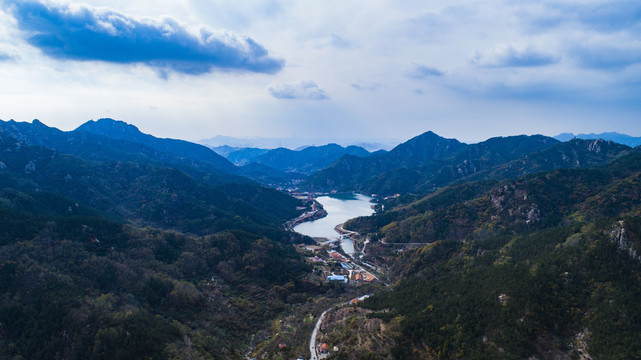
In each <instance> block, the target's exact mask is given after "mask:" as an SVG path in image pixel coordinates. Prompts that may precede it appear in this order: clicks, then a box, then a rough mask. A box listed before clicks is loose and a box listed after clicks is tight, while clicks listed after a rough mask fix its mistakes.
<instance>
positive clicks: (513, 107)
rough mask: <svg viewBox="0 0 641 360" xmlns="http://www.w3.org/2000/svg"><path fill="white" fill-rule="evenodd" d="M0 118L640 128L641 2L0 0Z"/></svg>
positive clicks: (375, 133) (219, 126)
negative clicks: (79, 0) (81, 0)
mask: <svg viewBox="0 0 641 360" xmlns="http://www.w3.org/2000/svg"><path fill="white" fill-rule="evenodd" d="M0 3H2V6H1V7H0V79H1V86H0V119H2V120H9V119H15V120H17V121H31V120H32V119H34V118H38V119H40V120H41V121H42V122H44V123H45V124H47V125H50V126H55V127H58V128H61V129H63V130H71V129H73V128H75V127H77V126H79V125H80V124H82V123H83V122H85V121H87V120H90V119H98V118H101V117H111V118H115V119H120V120H124V121H126V122H129V123H132V124H134V125H136V126H138V127H139V128H140V129H141V130H142V131H144V132H147V133H151V134H153V135H156V136H161V137H174V138H182V139H188V140H198V139H203V138H208V137H213V136H215V135H219V134H220V135H228V136H236V137H241V136H250V137H256V136H258V137H306V138H327V139H336V140H339V139H341V138H362V139H382V138H399V139H407V138H410V137H412V136H415V135H418V134H420V133H423V132H425V131H428V130H432V131H434V132H436V133H437V134H439V135H442V136H446V137H455V138H457V139H459V140H462V141H466V142H475V141H480V140H484V139H486V138H489V137H492V136H504V135H514V134H535V133H541V134H545V135H556V134H558V133H561V132H575V133H589V132H604V131H618V132H622V133H627V134H630V135H633V136H641V91H640V90H641V2H640V1H637V0H631V1H601V0H554V1H508V0H506V1H501V0H476V1H472V0H467V1H463V0H461V1H457V0H445V1H439V0H431V1H425V0H420V1H410V0H407V1H397V0H396V1H394V0H390V1H383V0H367V1H350V0H315V1H307V0H283V1H280V0H274V1H249V0H243V1H228V0H225V1H219V0H207V1H205V0H200V1H199V0H155V1H138V0H87V1H85V2H76V1H63V0H55V1H54V0H52V1H40V0H26V1H25V0H0Z"/></svg>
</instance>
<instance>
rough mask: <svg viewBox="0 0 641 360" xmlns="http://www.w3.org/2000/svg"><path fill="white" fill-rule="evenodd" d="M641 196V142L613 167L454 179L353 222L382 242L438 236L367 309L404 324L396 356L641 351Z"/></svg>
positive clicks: (411, 256)
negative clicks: (501, 178) (507, 177)
mask: <svg viewBox="0 0 641 360" xmlns="http://www.w3.org/2000/svg"><path fill="white" fill-rule="evenodd" d="M640 194H641V152H639V151H638V150H637V151H633V152H631V153H630V154H628V155H625V156H623V157H620V158H618V159H616V160H614V161H613V162H611V163H609V164H608V165H606V166H599V167H593V168H586V169H569V170H568V169H559V170H553V171H550V172H544V173H539V174H534V175H529V176H525V177H521V178H518V179H515V180H509V181H501V182H493V181H489V182H488V181H484V182H476V183H464V184H458V185H453V186H450V187H446V188H444V189H442V190H439V191H437V192H435V193H433V194H431V195H428V196H426V197H424V198H423V199H421V200H419V201H416V202H413V203H410V204H408V205H404V206H401V207H397V208H395V209H393V210H391V211H386V212H383V213H380V214H377V215H375V216H373V217H370V218H361V219H358V220H354V221H352V222H350V223H348V224H346V227H348V228H350V229H356V230H358V231H361V232H370V233H371V234H372V235H371V236H372V238H374V239H376V238H382V239H384V240H385V241H386V242H390V243H392V242H423V243H429V244H428V245H425V246H423V247H420V248H419V249H418V250H416V251H407V252H406V253H405V254H403V255H401V256H400V257H398V258H397V259H396V260H395V263H394V266H393V271H394V272H395V273H396V274H397V276H400V278H401V280H400V281H399V282H398V283H397V284H396V285H394V286H393V288H392V289H391V290H390V291H382V292H380V293H378V294H375V295H374V296H372V297H371V298H369V299H367V300H366V301H365V302H364V305H363V306H364V307H365V308H367V309H369V310H372V311H374V313H370V314H369V315H367V317H368V318H376V319H383V321H385V322H390V324H391V322H394V324H397V325H394V328H397V326H398V327H400V330H394V331H400V335H397V336H395V340H394V341H393V342H392V343H391V344H388V346H390V348H391V354H393V357H394V358H397V359H432V358H434V359H435V358H443V359H454V358H461V357H462V358H466V359H485V358H489V357H492V358H498V359H513V358H534V357H536V358H563V359H564V358H567V359H570V358H578V357H580V356H584V357H585V356H591V357H592V358H599V359H601V358H603V359H606V358H607V359H627V358H636V357H637V356H638V354H640V353H641V341H639V340H638V339H639V337H638V335H639V334H641V327H640V325H639V324H641V311H640V309H639V307H638V305H637V302H636V300H635V299H636V298H637V297H638V296H640V295H641V257H640V256H639V253H641V195H640ZM372 246H373V247H376V246H378V245H376V243H374V245H372ZM383 246H384V245H383ZM367 261H371V262H376V261H377V260H376V259H375V258H371V259H369V260H367ZM355 323H358V321H356V320H355ZM383 328H384V327H383ZM337 331H339V332H340V331H341V329H338V330H337ZM353 331H358V329H353ZM380 336H382V337H385V336H386V335H385V334H384V331H383V333H381V334H380ZM330 345H332V344H330ZM336 345H338V346H339V348H341V347H342V346H347V345H346V344H342V343H340V341H338V342H337V343H336ZM366 353H367V351H366V349H358V347H356V348H351V349H350V348H349V347H348V348H347V349H346V350H345V351H344V352H343V353H342V354H337V356H338V357H342V358H346V359H356V358H359V357H360V356H363V355H364V354H366ZM381 353H386V352H384V351H383V352H381ZM588 354H589V355H588ZM370 358H378V357H377V356H372V357H370Z"/></svg>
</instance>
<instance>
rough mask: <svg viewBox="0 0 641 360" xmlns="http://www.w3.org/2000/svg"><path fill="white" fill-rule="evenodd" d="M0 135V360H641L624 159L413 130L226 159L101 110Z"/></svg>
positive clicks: (631, 167)
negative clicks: (384, 145) (364, 147)
mask: <svg viewBox="0 0 641 360" xmlns="http://www.w3.org/2000/svg"><path fill="white" fill-rule="evenodd" d="M0 145H1V148H0V212H1V213H2V216H1V217H0V290H2V294H3V295H2V296H0V355H1V356H2V357H6V358H20V357H22V358H85V357H86V356H88V357H90V358H105V359H107V358H109V359H120V358H121V359H124V358H136V359H138V358H140V359H142V358H146V357H151V358H167V359H173V358H204V359H207V358H211V359H249V358H254V359H296V358H310V357H311V358H314V357H316V358H327V359H439V358H445V359H454V358H459V357H464V358H470V359H483V358H487V357H495V358H505V359H513V358H514V359H516V358H537V359H546V358H561V359H565V358H567V359H570V358H576V357H580V356H583V357H586V356H590V357H592V358H608V359H617V358H620V359H627V358H635V357H636V355H637V354H639V351H641V350H639V349H641V344H640V343H639V342H638V341H637V339H638V338H639V337H638V336H637V335H638V334H641V329H640V328H639V325H638V324H641V312H640V311H639V307H638V305H637V302H636V300H635V299H638V298H639V296H641V295H640V294H641V280H640V279H641V260H640V259H641V257H640V256H639V255H638V254H640V253H641V227H639V224H640V219H641V182H640V179H641V153H640V150H639V148H638V147H637V148H631V147H628V146H626V145H622V144H618V143H615V142H612V141H605V140H602V139H587V140H586V139H574V138H573V139H571V140H569V141H567V142H561V141H558V140H555V139H552V138H548V137H544V136H540V135H535V136H513V137H500V138H492V139H488V140H486V141H483V142H480V143H477V144H464V143H461V142H459V141H457V140H455V139H445V138H441V137H439V136H438V135H436V134H434V133H432V132H427V133H424V134H421V135H419V136H417V137H415V138H412V139H410V140H408V141H407V142H405V143H402V144H400V145H398V146H397V147H395V148H393V149H391V150H390V151H378V152H375V153H362V154H361V155H362V157H361V156H359V155H354V154H353V153H348V152H345V151H346V150H345V149H346V148H341V147H338V145H337V146H330V147H329V148H327V149H324V148H322V147H317V148H314V149H311V150H308V151H307V152H303V151H304V150H305V149H303V150H298V151H294V150H290V151H286V152H283V151H281V152H280V153H279V154H280V155H277V156H273V157H269V159H270V161H271V163H269V164H267V162H264V163H260V164H258V163H256V164H252V163H248V164H245V165H243V166H237V165H234V164H232V163H231V162H230V161H228V160H227V159H225V158H224V157H223V156H220V155H218V154H217V153H216V152H214V151H213V150H211V149H209V148H207V147H205V146H201V145H197V144H194V143H189V142H183V141H179V140H172V139H158V138H155V137H153V136H151V135H147V134H143V133H142V132H140V131H139V130H138V129H137V128H136V127H134V126H132V125H129V124H126V123H124V122H120V121H115V120H111V119H101V120H98V121H91V122H88V123H86V124H85V125H82V126H80V127H78V128H77V129H76V130H73V131H66V132H65V131H60V130H58V129H56V128H52V127H48V126H46V125H44V124H43V123H42V122H40V121H35V120H34V121H33V122H32V123H19V122H13V121H9V122H4V121H3V122H1V123H0ZM307 149H309V148H307ZM328 149H331V151H326V150H328ZM341 149H342V150H341ZM236 151H238V150H236ZM252 151H253V152H254V154H257V153H260V154H261V155H258V156H263V155H265V154H267V153H268V152H256V151H254V150H252ZM349 151H352V150H349ZM356 151H359V152H360V151H361V150H356ZM231 153H232V152H229V154H231ZM307 157H312V158H313V159H308V160H306V159H307ZM320 158H323V159H320ZM279 161H280V162H281V163H277V162H279ZM310 164H312V165H313V164H329V165H313V166H318V167H317V168H315V170H313V171H312V170H309V169H311V167H310V166H312V165H310ZM247 166H252V167H253V170H252V171H251V172H247V171H246V167H247ZM270 166H275V167H273V168H271V167H270ZM322 166H326V167H324V168H320V167H322ZM243 168H245V169H243ZM304 169H308V170H304ZM303 170H304V171H303ZM306 171H307V173H305V172H306ZM267 174H269V177H267ZM272 180H275V182H272ZM268 185H269V186H268ZM344 190H349V191H348V192H344V193H341V191H344ZM357 192H361V193H357ZM322 314H325V316H324V317H323V316H322ZM321 317H322V320H321Z"/></svg>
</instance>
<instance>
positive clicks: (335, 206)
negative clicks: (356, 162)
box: [294, 194, 374, 255]
mask: <svg viewBox="0 0 641 360" xmlns="http://www.w3.org/2000/svg"><path fill="white" fill-rule="evenodd" d="M371 200H372V198H371V197H369V196H366V195H361V194H339V195H330V196H320V197H318V198H316V201H318V202H319V203H320V204H321V205H323V208H324V209H325V211H327V216H325V217H324V218H322V219H318V220H313V221H308V222H304V223H302V224H299V225H297V226H296V227H294V231H296V232H298V233H301V234H303V235H307V236H311V237H321V238H326V239H329V240H336V239H338V238H339V234H338V233H337V232H336V230H334V228H335V227H336V225H338V224H342V223H344V222H345V221H347V220H349V219H353V218H355V217H358V216H369V215H372V214H373V213H374V210H373V209H372V205H373V204H372V203H371ZM341 247H342V248H343V251H345V253H346V254H348V255H353V254H354V244H353V243H352V240H351V239H349V238H345V239H342V240H341Z"/></svg>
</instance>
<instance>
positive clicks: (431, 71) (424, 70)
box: [408, 65, 445, 80]
mask: <svg viewBox="0 0 641 360" xmlns="http://www.w3.org/2000/svg"><path fill="white" fill-rule="evenodd" d="M443 75H445V73H443V72H442V71H441V70H438V69H435V68H432V67H428V66H425V65H416V66H415V67H414V70H412V71H411V72H410V73H409V74H408V76H409V77H410V78H412V79H419V80H420V79H427V78H428V77H433V76H443Z"/></svg>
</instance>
